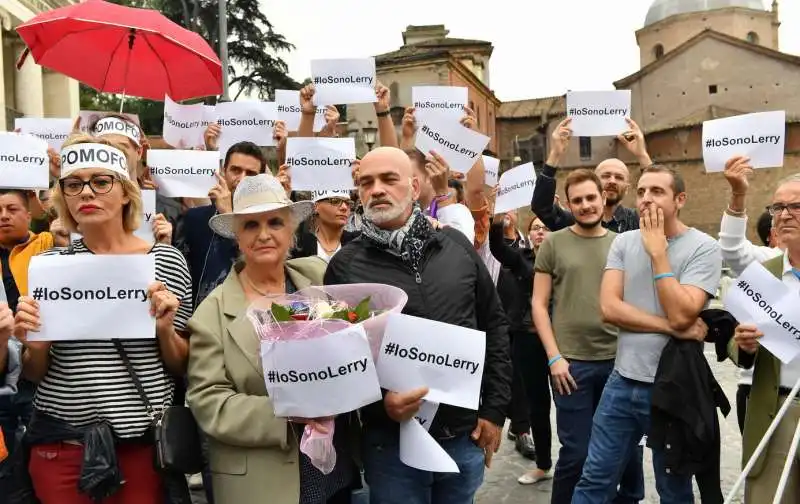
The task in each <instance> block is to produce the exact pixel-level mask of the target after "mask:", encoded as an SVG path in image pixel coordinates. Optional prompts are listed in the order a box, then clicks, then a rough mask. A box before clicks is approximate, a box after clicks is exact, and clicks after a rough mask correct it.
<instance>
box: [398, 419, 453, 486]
mask: <svg viewBox="0 0 800 504" xmlns="http://www.w3.org/2000/svg"><path fill="white" fill-rule="evenodd" d="M400 461H401V462H402V463H404V464H405V465H407V466H409V467H413V468H415V469H419V470H420V471H430V472H439V473H457V472H460V471H459V470H458V464H456V462H455V461H454V460H453V459H452V457H450V455H448V454H447V452H446V451H444V448H442V446H441V445H440V444H439V443H437V442H436V440H435V439H433V438H432V437H431V435H430V434H428V432H427V431H426V430H425V427H423V426H422V425H420V423H419V422H418V421H417V420H416V419H414V418H412V419H411V420H407V421H405V422H402V423H401V424H400Z"/></svg>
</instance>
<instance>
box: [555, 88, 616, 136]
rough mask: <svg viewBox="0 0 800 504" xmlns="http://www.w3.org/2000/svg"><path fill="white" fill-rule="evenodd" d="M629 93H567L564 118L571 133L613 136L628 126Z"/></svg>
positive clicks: (574, 134)
mask: <svg viewBox="0 0 800 504" xmlns="http://www.w3.org/2000/svg"><path fill="white" fill-rule="evenodd" d="M630 115H631V92H630V90H628V89H623V90H620V91H577V92H570V93H567V117H569V118H571V119H572V124H571V125H570V128H571V129H572V134H573V136H585V137H593V136H616V135H619V134H620V133H623V132H624V131H625V130H627V129H628V123H627V122H626V121H625V118H626V117H630Z"/></svg>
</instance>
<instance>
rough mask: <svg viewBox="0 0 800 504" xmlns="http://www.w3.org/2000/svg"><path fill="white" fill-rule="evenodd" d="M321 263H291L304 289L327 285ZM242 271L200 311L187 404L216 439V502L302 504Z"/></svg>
mask: <svg viewBox="0 0 800 504" xmlns="http://www.w3.org/2000/svg"><path fill="white" fill-rule="evenodd" d="M326 266H327V264H326V263H325V261H323V260H322V259H320V258H318V257H305V258H301V259H294V260H291V261H287V263H286V269H287V271H288V275H289V278H290V279H291V281H292V282H293V283H294V285H295V286H296V287H297V289H302V288H305V287H308V286H310V285H321V284H322V277H323V274H324V273H325V268H326ZM247 306H248V302H247V299H246V298H245V294H244V290H243V289H242V285H241V283H240V282H239V277H238V275H237V274H236V271H235V270H233V269H232V270H231V273H230V274H229V275H228V277H227V278H226V279H225V282H224V283H223V284H222V285H221V286H219V287H217V288H216V289H215V290H214V291H213V292H212V293H211V294H210V295H209V296H208V298H206V299H205V300H204V301H203V302H202V303H201V304H200V306H199V307H198V309H197V311H196V312H195V314H194V316H193V317H192V319H191V321H190V322H189V330H190V331H191V338H190V340H189V342H190V348H189V369H188V377H189V388H188V392H187V401H188V403H189V406H190V407H191V409H192V412H193V413H194V415H195V418H196V419H197V422H198V423H199V425H200V427H201V428H202V429H203V431H204V432H205V433H206V434H207V435H208V436H209V459H210V460H209V462H210V464H209V465H210V466H211V473H212V481H213V487H214V500H215V501H216V502H218V503H219V504H248V503H253V504H255V503H259V504H260V503H263V502H269V503H270V504H297V502H298V501H299V499H300V468H299V465H298V464H299V460H298V456H299V451H298V446H297V440H296V437H295V436H294V435H293V434H292V432H291V430H290V427H289V426H288V425H287V422H286V419H284V418H277V417H276V416H275V414H274V412H273V408H272V402H271V401H270V399H269V397H267V389H266V386H265V384H264V375H263V371H262V368H261V364H260V358H259V342H258V338H257V336H256V334H255V331H254V329H253V327H252V325H251V323H250V321H249V320H248V318H247V316H246V315H245V313H244V312H245V310H246V308H247Z"/></svg>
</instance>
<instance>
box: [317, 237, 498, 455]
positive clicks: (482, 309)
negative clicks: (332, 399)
mask: <svg viewBox="0 0 800 504" xmlns="http://www.w3.org/2000/svg"><path fill="white" fill-rule="evenodd" d="M416 278H419V279H420V281H419V282H417V281H416ZM324 283H325V284H326V285H335V284H349V283H384V284H388V285H393V286H395V287H399V288H401V289H403V290H404V291H405V292H406V293H407V294H408V303H407V304H406V306H405V308H404V309H403V313H404V314H406V315H413V316H415V317H422V318H427V319H430V320H436V321H439V322H444V323H446V324H453V325H458V326H462V327H468V328H471V329H477V330H480V331H484V332H486V357H485V364H484V372H483V382H482V384H481V388H482V390H481V404H480V409H479V411H478V412H477V413H476V412H475V411H471V410H467V409H463V408H457V407H454V406H449V405H444V404H442V405H441V406H439V409H438V411H437V413H436V417H435V418H434V421H433V423H432V425H431V429H430V433H431V435H432V436H433V437H435V438H439V439H441V438H446V437H451V436H456V435H461V434H466V433H469V432H471V431H472V430H473V429H474V428H475V426H476V425H477V420H478V416H480V417H481V418H483V419H486V420H489V421H491V422H493V423H495V424H497V425H503V423H504V421H505V417H506V409H507V407H508V403H509V402H510V401H511V359H510V355H509V354H510V350H509V339H508V322H507V321H506V316H505V313H504V312H503V308H502V306H501V304H500V298H499V297H498V295H497V291H496V290H495V287H494V282H492V277H491V276H490V275H489V271H488V270H487V269H486V266H485V265H484V263H483V261H482V260H481V258H480V256H479V255H478V253H477V252H475V249H474V248H473V246H472V244H471V243H470V242H469V240H467V239H466V238H465V237H464V235H463V234H461V232H460V231H457V230H454V229H449V228H444V229H442V230H439V231H434V232H433V235H432V237H431V238H430V239H429V240H428V242H427V243H426V244H425V247H424V249H423V258H422V262H421V264H420V269H419V272H418V277H417V272H415V271H413V270H412V269H411V268H410V267H409V266H407V265H406V264H404V263H403V262H402V261H401V260H400V258H398V257H395V256H393V255H391V254H389V253H388V252H386V251H384V250H381V249H379V248H377V247H375V246H374V245H372V244H371V243H370V242H368V241H367V240H364V239H363V238H361V237H359V238H356V239H355V240H353V241H352V242H350V243H348V244H347V245H345V246H344V247H343V248H342V249H341V250H340V251H339V252H337V253H336V255H335V256H333V258H332V259H331V261H330V263H329V265H328V269H327V271H326V272H325V282H324ZM361 421H362V422H363V423H364V425H365V426H370V427H376V428H386V429H393V430H397V429H398V424H397V423H395V422H394V421H392V420H391V419H390V418H389V417H388V415H387V414H386V410H385V409H384V407H383V403H382V402H376V403H373V404H370V405H368V406H366V407H364V408H363V409H362V410H361Z"/></svg>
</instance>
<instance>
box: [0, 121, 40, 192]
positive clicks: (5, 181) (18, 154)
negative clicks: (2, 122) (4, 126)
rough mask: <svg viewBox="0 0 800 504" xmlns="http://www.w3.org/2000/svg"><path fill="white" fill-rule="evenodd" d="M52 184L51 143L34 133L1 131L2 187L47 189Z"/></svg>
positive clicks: (0, 164)
mask: <svg viewBox="0 0 800 504" xmlns="http://www.w3.org/2000/svg"><path fill="white" fill-rule="evenodd" d="M49 184H50V157H49V156H48V155H47V142H45V141H44V140H42V139H41V138H39V137H36V136H33V135H24V134H22V133H6V132H0V186H2V187H5V188H8V189H47V188H48V186H49Z"/></svg>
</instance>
